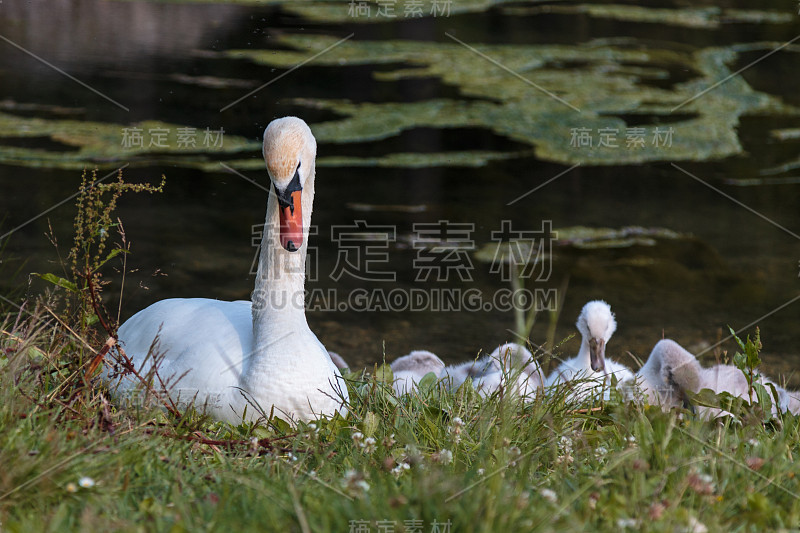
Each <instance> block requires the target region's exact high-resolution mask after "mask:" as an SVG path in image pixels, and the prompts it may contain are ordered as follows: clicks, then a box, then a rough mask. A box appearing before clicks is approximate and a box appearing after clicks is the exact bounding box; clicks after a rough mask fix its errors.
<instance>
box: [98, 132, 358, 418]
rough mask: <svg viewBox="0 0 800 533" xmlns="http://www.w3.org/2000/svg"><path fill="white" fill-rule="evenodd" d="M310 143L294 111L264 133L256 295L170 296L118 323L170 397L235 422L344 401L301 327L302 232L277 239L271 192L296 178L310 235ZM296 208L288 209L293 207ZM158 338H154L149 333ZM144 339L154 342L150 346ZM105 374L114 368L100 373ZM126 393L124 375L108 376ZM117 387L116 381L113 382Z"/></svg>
mask: <svg viewBox="0 0 800 533" xmlns="http://www.w3.org/2000/svg"><path fill="white" fill-rule="evenodd" d="M315 157H316V141H315V140H314V136H313V135H312V133H311V130H310V129H309V128H308V126H307V125H306V123H305V122H303V121H302V120H301V119H298V118H296V117H285V118H282V119H277V120H274V121H272V122H271V123H270V124H269V126H268V127H267V129H266V130H265V132H264V158H265V161H266V165H267V170H268V173H269V176H270V180H271V184H272V185H274V188H273V187H270V196H269V200H268V202H267V216H266V222H265V228H264V238H263V241H262V246H261V255H260V258H259V268H258V274H257V276H256V286H255V290H254V291H253V301H254V302H255V304H253V303H251V302H247V301H235V302H222V301H217V300H209V299H202V298H193V299H169V300H162V301H160V302H157V303H155V304H153V305H151V306H150V307H148V308H146V309H144V310H142V311H139V312H138V313H136V314H135V315H134V316H133V317H131V318H130V319H129V320H128V321H127V322H125V323H124V324H123V325H122V326H121V327H120V329H119V340H120V344H121V345H122V347H123V348H124V350H125V352H126V354H127V356H128V357H129V358H130V359H131V360H132V361H133V364H134V366H135V367H136V368H137V370H139V372H140V374H143V375H144V374H147V372H148V371H149V370H150V369H151V366H152V361H153V355H156V356H157V358H158V359H159V360H160V361H159V365H158V374H159V376H160V377H161V378H162V379H163V380H164V381H166V383H167V389H168V391H169V394H170V396H171V397H172V398H173V399H175V400H177V399H178V398H180V400H181V401H188V402H191V401H192V400H194V405H195V406H196V407H198V408H201V409H202V408H204V407H205V409H206V410H207V411H208V412H209V414H211V415H212V416H214V417H215V418H217V419H220V420H225V421H229V422H232V423H240V422H241V421H242V416H243V414H244V413H245V409H246V412H247V419H250V420H254V419H257V418H259V416H260V413H259V412H258V410H257V409H256V406H258V407H259V408H260V409H261V410H262V411H261V413H263V414H267V415H268V414H269V413H270V412H271V411H272V410H273V409H274V413H275V415H276V416H280V417H282V418H285V419H300V420H307V419H311V418H314V417H315V416H317V415H320V414H326V415H332V414H333V413H335V412H337V411H339V410H340V409H342V408H343V407H342V405H343V400H346V399H347V389H346V387H345V386H344V384H343V382H342V378H341V374H340V373H339V371H338V370H337V369H336V366H335V365H334V364H333V362H332V361H331V358H330V356H329V355H328V352H327V351H326V350H325V348H324V346H323V345H322V343H320V342H319V340H318V339H317V337H316V336H315V335H314V333H313V332H312V331H311V330H310V328H309V327H308V323H307V322H306V318H305V309H304V300H303V296H302V295H303V290H304V284H305V256H306V251H307V244H306V239H303V243H302V245H301V246H300V247H299V249H298V250H297V251H291V252H290V251H287V249H285V247H284V246H281V242H280V238H279V232H280V229H279V228H280V224H279V216H278V211H279V207H278V200H277V195H276V192H275V189H277V190H278V191H281V193H282V194H284V193H285V191H287V190H288V189H287V187H288V185H289V184H290V182H291V181H292V180H293V178H295V174H297V179H299V183H300V185H301V187H302V191H301V192H298V194H297V196H296V198H297V200H298V201H299V202H300V206H296V207H300V208H301V209H300V212H299V213H298V215H297V217H298V218H299V215H300V213H301V214H302V230H303V232H304V233H305V234H306V235H307V234H308V228H309V225H310V222H311V209H312V204H313V200H314V178H315V176H314V174H315ZM292 213H294V210H292ZM156 338H158V341H157V343H156V344H155V345H154V340H155V339H156ZM151 347H153V348H154V349H153V350H151ZM104 376H105V379H106V380H110V376H111V373H110V372H109V370H108V369H106V370H105V371H104ZM111 385H112V391H113V392H115V393H116V394H117V395H119V396H123V397H124V396H128V395H130V394H132V393H133V392H134V391H135V390H136V389H137V387H138V382H137V381H136V380H134V379H133V378H132V377H131V376H125V377H123V378H122V379H121V380H120V381H119V383H118V384H114V383H112V384H111ZM114 385H117V386H116V387H115V386H114Z"/></svg>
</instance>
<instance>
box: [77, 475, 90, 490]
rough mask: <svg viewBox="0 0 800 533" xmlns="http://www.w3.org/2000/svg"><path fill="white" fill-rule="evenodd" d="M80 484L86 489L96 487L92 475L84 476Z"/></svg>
mask: <svg viewBox="0 0 800 533" xmlns="http://www.w3.org/2000/svg"><path fill="white" fill-rule="evenodd" d="M78 485H80V486H81V487H83V488H84V489H91V488H92V487H94V480H93V479H92V478H90V477H87V476H83V477H82V478H80V479H79V480H78Z"/></svg>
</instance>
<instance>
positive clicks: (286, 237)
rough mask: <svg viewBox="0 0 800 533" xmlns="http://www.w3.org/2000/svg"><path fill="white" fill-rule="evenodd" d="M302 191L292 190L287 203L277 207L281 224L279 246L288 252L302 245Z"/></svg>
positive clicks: (294, 250)
mask: <svg viewBox="0 0 800 533" xmlns="http://www.w3.org/2000/svg"><path fill="white" fill-rule="evenodd" d="M302 194H303V191H294V192H292V194H291V196H290V197H289V198H290V202H289V205H287V206H285V207H283V206H279V207H278V213H279V217H278V218H279V221H280V226H281V246H283V248H284V250H286V251H289V252H296V251H297V250H299V249H300V247H301V246H303V208H302V205H303V203H302V200H301V195H302Z"/></svg>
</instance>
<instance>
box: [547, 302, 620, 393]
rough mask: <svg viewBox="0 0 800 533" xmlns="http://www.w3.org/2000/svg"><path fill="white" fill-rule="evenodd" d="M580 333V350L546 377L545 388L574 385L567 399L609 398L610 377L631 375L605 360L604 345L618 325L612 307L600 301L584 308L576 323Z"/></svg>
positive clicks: (614, 362) (607, 359) (616, 364)
mask: <svg viewBox="0 0 800 533" xmlns="http://www.w3.org/2000/svg"><path fill="white" fill-rule="evenodd" d="M575 326H576V327H577V328H578V331H579V332H580V333H581V347H580V350H579V351H578V355H577V356H575V357H573V358H572V359H569V360H567V361H564V362H563V363H561V364H560V365H559V366H558V368H556V369H555V370H554V371H553V372H551V373H550V375H549V376H548V377H547V380H546V382H545V385H546V386H547V387H552V386H553V385H557V384H559V383H571V382H575V383H572V385H574V387H573V389H572V391H571V393H570V396H571V397H572V398H573V399H576V400H577V399H583V398H586V397H588V396H592V395H595V394H597V393H598V392H600V391H601V390H603V391H604V396H605V397H606V398H608V396H609V386H610V384H611V381H610V378H611V376H614V377H615V378H616V379H617V381H618V382H622V381H625V380H627V379H630V378H632V377H633V372H631V370H630V369H629V368H628V367H626V366H625V365H623V364H620V363H617V362H616V361H612V360H611V359H609V358H607V357H605V345H606V344H607V343H608V341H609V340H610V339H611V336H612V335H613V334H614V332H615V331H616V329H617V322H616V319H615V318H614V313H612V312H611V306H609V305H608V304H607V303H606V302H604V301H602V300H594V301H591V302H589V303H587V304H586V305H584V306H583V309H582V310H581V313H580V315H579V316H578V321H577V322H576V323H575ZM592 350H594V351H595V353H596V354H597V358H598V360H599V363H597V364H599V365H600V366H599V368H597V369H596V370H594V369H593V368H592V364H593V362H592Z"/></svg>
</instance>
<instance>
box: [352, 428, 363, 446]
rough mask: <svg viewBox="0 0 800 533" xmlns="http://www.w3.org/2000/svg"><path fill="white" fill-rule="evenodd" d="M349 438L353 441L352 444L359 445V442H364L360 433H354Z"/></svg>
mask: <svg viewBox="0 0 800 533" xmlns="http://www.w3.org/2000/svg"><path fill="white" fill-rule="evenodd" d="M351 438H352V439H353V443H354V444H357V445H360V444H361V441H362V440H364V434H363V433H361V432H360V431H356V432H355V433H353V435H352V436H351Z"/></svg>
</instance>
